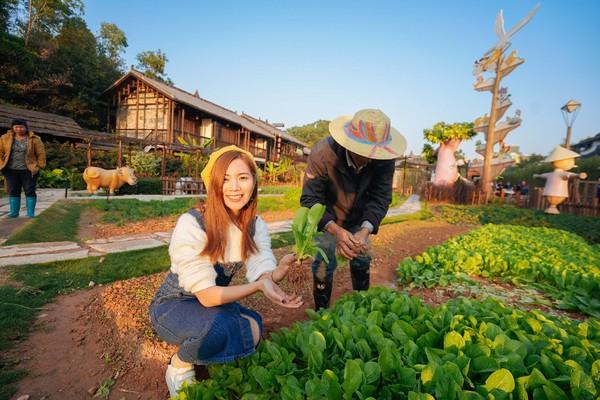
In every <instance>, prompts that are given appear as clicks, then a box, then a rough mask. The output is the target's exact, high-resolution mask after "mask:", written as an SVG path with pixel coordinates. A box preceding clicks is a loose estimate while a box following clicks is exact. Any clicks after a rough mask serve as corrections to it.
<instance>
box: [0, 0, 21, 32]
mask: <svg viewBox="0 0 600 400" xmlns="http://www.w3.org/2000/svg"><path fill="white" fill-rule="evenodd" d="M18 5H19V0H0V32H8V30H9V28H10V27H11V23H10V17H11V15H12V14H14V13H15V11H16V9H17V6H18Z"/></svg>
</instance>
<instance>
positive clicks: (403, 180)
mask: <svg viewBox="0 0 600 400" xmlns="http://www.w3.org/2000/svg"><path fill="white" fill-rule="evenodd" d="M407 160H408V156H404V170H403V172H402V196H404V190H405V188H406V161H407Z"/></svg>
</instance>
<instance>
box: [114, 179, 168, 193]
mask: <svg viewBox="0 0 600 400" xmlns="http://www.w3.org/2000/svg"><path fill="white" fill-rule="evenodd" d="M118 194H119V195H125V194H162V182H161V181H160V178H140V179H138V181H137V184H136V185H133V186H130V185H127V184H125V185H123V186H121V188H120V189H119V191H118Z"/></svg>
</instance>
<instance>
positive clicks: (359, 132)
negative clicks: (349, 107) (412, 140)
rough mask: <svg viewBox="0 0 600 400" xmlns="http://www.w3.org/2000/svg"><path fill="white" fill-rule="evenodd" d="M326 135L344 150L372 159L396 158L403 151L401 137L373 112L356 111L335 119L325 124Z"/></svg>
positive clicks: (385, 118)
mask: <svg viewBox="0 0 600 400" xmlns="http://www.w3.org/2000/svg"><path fill="white" fill-rule="evenodd" d="M329 133H330V134H331V137H333V139H334V140H335V141H336V142H337V143H338V144H339V145H340V146H342V147H343V148H345V149H346V150H349V151H351V152H353V153H356V154H358V155H361V156H363V157H367V158H371V159H375V160H391V159H394V158H398V157H401V156H402V155H403V154H404V150H406V139H405V138H404V136H402V134H401V133H400V132H398V131H397V130H396V129H394V128H392V126H391V122H390V119H389V118H388V116H387V115H385V114H384V113H383V112H382V111H381V110H377V109H369V108H367V109H364V110H360V111H358V112H357V113H356V114H354V116H353V117H351V116H349V115H344V116H341V117H338V118H336V119H335V120H333V121H331V122H330V123H329Z"/></svg>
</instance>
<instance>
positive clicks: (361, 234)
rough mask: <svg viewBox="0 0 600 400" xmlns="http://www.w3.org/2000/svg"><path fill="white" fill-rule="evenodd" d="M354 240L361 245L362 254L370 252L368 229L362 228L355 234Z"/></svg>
mask: <svg viewBox="0 0 600 400" xmlns="http://www.w3.org/2000/svg"><path fill="white" fill-rule="evenodd" d="M354 238H355V239H356V240H357V241H358V242H359V243H360V247H361V248H360V252H361V253H366V252H367V250H369V241H368V238H369V230H368V229H367V228H360V230H358V231H357V232H356V233H355V234H354Z"/></svg>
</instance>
